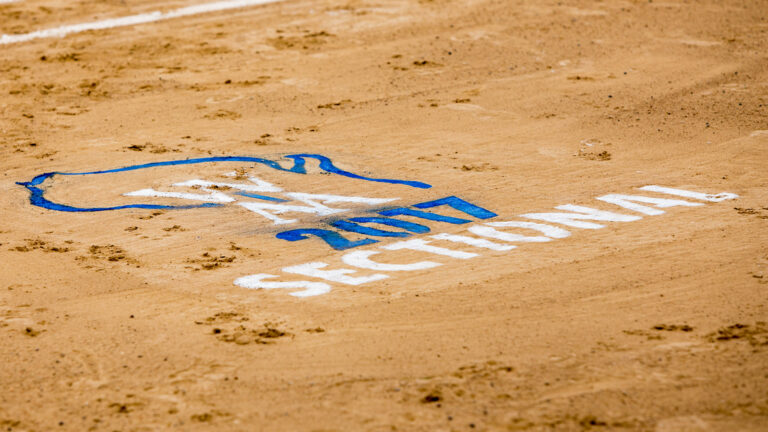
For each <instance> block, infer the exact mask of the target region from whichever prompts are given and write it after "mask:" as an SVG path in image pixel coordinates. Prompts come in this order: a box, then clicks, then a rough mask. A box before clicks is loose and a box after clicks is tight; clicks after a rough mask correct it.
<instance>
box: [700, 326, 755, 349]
mask: <svg viewBox="0 0 768 432" xmlns="http://www.w3.org/2000/svg"><path fill="white" fill-rule="evenodd" d="M707 338H708V339H709V341H710V342H726V341H731V340H736V339H743V340H746V341H748V342H749V343H750V345H752V346H759V345H768V324H766V323H765V322H764V321H757V323H755V325H754V326H750V325H749V324H739V323H737V324H732V325H729V326H727V327H721V328H719V329H718V330H717V331H716V332H713V333H710V334H708V335H707Z"/></svg>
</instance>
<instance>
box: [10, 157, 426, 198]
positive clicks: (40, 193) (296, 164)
mask: <svg viewBox="0 0 768 432" xmlns="http://www.w3.org/2000/svg"><path fill="white" fill-rule="evenodd" d="M285 158H289V159H293V167H291V168H283V167H282V166H280V165H279V164H278V163H277V162H275V161H272V160H269V159H262V158H256V157H249V156H215V157H207V158H195V159H184V160H175V161H165V162H152V163H146V164H140V165H131V166H127V167H123V168H115V169H111V170H103V171H90V172H81V173H68V172H58V171H55V172H49V173H44V174H40V175H38V176H36V177H34V178H33V179H32V180H31V181H28V182H17V183H16V184H18V185H20V186H24V187H25V188H27V190H29V192H30V196H29V202H30V204H32V205H34V206H37V207H42V208H44V209H48V210H56V211H63V212H97V211H110V210H123V209H130V208H137V209H151V210H183V209H193V208H207V207H221V206H222V204H215V203H205V204H198V205H185V206H169V205H158V204H127V205H122V206H115V207H90V208H87V207H74V206H69V205H66V204H58V203H55V202H53V201H50V200H48V199H47V198H45V191H44V190H43V189H41V188H39V187H38V186H40V185H41V184H42V183H43V182H45V181H46V180H48V179H49V178H52V177H54V176H56V175H62V176H82V175H97V174H112V173H118V172H124V171H136V170H141V169H147V168H155V167H160V166H175V165H193V164H199V163H211V162H253V163H260V164H263V165H266V166H268V167H269V168H272V169H274V170H277V171H285V172H291V173H296V174H306V173H307V170H306V168H305V165H306V160H305V159H316V160H317V161H319V162H320V169H321V170H323V171H325V172H328V173H331V174H338V175H340V176H344V177H349V178H353V179H357V180H365V181H370V182H378V183H391V184H400V185H405V186H410V187H414V188H418V189H429V188H431V187H432V186H431V185H429V184H427V183H422V182H418V181H410V180H395V179H383V178H371V177H365V176H361V175H359V174H355V173H351V172H349V171H344V170H342V169H340V168H338V167H337V166H336V165H334V164H333V162H332V161H331V160H330V159H329V158H327V157H325V156H322V155H319V154H311V153H301V154H292V155H286V156H285Z"/></svg>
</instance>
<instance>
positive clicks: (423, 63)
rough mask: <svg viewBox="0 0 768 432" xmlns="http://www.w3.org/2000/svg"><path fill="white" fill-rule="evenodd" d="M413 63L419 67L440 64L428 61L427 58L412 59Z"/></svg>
mask: <svg viewBox="0 0 768 432" xmlns="http://www.w3.org/2000/svg"><path fill="white" fill-rule="evenodd" d="M413 65H414V66H419V67H430V66H431V67H436V66H442V65H441V64H440V63H435V62H433V61H429V60H414V61H413Z"/></svg>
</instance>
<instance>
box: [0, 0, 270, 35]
mask: <svg viewBox="0 0 768 432" xmlns="http://www.w3.org/2000/svg"><path fill="white" fill-rule="evenodd" d="M0 1H3V0H0ZM278 1H281V0H229V1H219V2H212V3H203V4H199V5H195V6H189V7H184V8H180V9H175V10H172V11H169V12H165V13H164V12H160V11H154V12H148V13H143V14H138V15H129V16H124V17H120V18H110V19H106V20H102V21H93V22H89V23H81V24H71V25H65V26H61V27H55V28H50V29H45V30H38V31H34V32H31V33H24V34H17V35H8V34H4V35H2V36H0V45H7V44H13V43H19V42H27V41H31V40H34V39H40V38H49V37H64V36H66V35H68V34H73V33H82V32H85V31H90V30H104V29H110V28H115V27H126V26H133V25H137V24H146V23H150V22H155V21H164V20H168V19H173V18H181V17H186V16H192V15H198V14H202V13H208V12H218V11H224V10H230V9H240V8H245V7H249V6H257V5H263V4H268V3H276V2H278ZM6 2H7V0H6Z"/></svg>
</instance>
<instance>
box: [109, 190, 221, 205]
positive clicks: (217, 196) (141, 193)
mask: <svg viewBox="0 0 768 432" xmlns="http://www.w3.org/2000/svg"><path fill="white" fill-rule="evenodd" d="M123 196H129V197H156V198H180V199H187V200H192V201H207V202H215V203H229V202H233V201H235V199H234V198H232V197H231V196H229V195H227V194H225V193H221V192H216V191H210V193H208V194H195V193H186V192H162V191H156V190H154V189H141V190H137V191H133V192H128V193H124V194H123Z"/></svg>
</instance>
